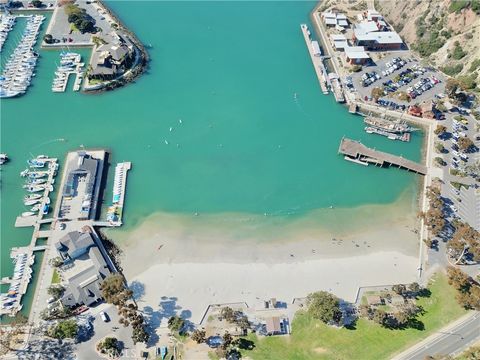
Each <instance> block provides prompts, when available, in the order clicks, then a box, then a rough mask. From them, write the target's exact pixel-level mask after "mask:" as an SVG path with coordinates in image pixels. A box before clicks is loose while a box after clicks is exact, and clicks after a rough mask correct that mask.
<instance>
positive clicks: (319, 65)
mask: <svg viewBox="0 0 480 360" xmlns="http://www.w3.org/2000/svg"><path fill="white" fill-rule="evenodd" d="M300 28H301V29H302V33H303V37H304V39H305V43H306V44H307V49H308V53H309V54H310V58H311V59H312V63H313V68H314V69H315V73H316V74H317V78H318V82H319V83H320V87H321V88H322V92H323V93H324V94H325V95H328V87H327V83H328V76H327V71H326V69H325V65H324V64H323V57H322V56H320V54H319V56H316V55H315V53H314V51H313V47H312V40H311V39H310V31H309V30H308V26H307V25H306V24H302V25H300Z"/></svg>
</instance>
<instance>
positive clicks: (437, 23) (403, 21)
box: [375, 0, 480, 90]
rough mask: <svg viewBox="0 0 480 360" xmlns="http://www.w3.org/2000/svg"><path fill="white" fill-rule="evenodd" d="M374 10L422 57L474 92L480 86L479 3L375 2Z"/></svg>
mask: <svg viewBox="0 0 480 360" xmlns="http://www.w3.org/2000/svg"><path fill="white" fill-rule="evenodd" d="M375 8H376V10H377V11H379V12H381V13H382V15H383V16H384V17H385V18H386V19H387V20H388V21H389V22H390V24H392V25H393V26H394V27H395V29H396V30H397V31H398V32H399V34H400V35H401V36H402V38H403V39H404V41H405V42H406V43H407V44H408V46H409V47H410V48H411V49H412V50H414V51H415V52H417V53H418V54H419V55H420V56H421V57H423V58H424V59H426V60H428V62H430V63H431V64H433V65H436V66H438V67H439V68H440V69H441V70H442V71H443V72H445V73H446V74H447V75H450V76H454V77H457V78H459V79H460V80H462V81H463V82H465V83H467V84H468V85H469V87H471V88H472V89H473V88H475V87H476V86H477V85H478V84H480V0H462V1H453V0H443V1H442V0H415V1H395V0H382V1H378V0H376V1H375ZM477 90H478V87H477Z"/></svg>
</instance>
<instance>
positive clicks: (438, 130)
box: [434, 125, 447, 135]
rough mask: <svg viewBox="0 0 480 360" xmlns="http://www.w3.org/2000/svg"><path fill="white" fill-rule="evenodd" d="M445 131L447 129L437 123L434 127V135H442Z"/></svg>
mask: <svg viewBox="0 0 480 360" xmlns="http://www.w3.org/2000/svg"><path fill="white" fill-rule="evenodd" d="M445 131H447V127H446V126H444V125H437V127H436V128H435V131H434V132H435V135H442V134H443V133H444V132H445Z"/></svg>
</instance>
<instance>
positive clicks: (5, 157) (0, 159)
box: [0, 153, 8, 165]
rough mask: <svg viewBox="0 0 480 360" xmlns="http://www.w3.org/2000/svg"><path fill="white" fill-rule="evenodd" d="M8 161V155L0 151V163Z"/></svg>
mask: <svg viewBox="0 0 480 360" xmlns="http://www.w3.org/2000/svg"><path fill="white" fill-rule="evenodd" d="M7 161H8V155H7V154H4V153H1V154H0V165H3V164H5V163H6V162H7Z"/></svg>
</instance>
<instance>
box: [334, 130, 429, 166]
mask: <svg viewBox="0 0 480 360" xmlns="http://www.w3.org/2000/svg"><path fill="white" fill-rule="evenodd" d="M338 152H339V153H340V154H343V155H344V156H345V159H347V157H348V158H349V159H350V160H355V162H357V161H358V162H363V163H365V164H369V163H370V164H375V165H379V166H381V167H390V166H396V167H399V168H400V169H405V170H408V171H413V172H415V173H417V174H421V175H426V174H427V167H426V166H424V165H421V164H419V163H416V162H415V161H411V160H408V159H405V158H403V157H402V156H397V155H392V154H389V153H386V152H383V151H378V150H375V149H371V148H369V147H366V146H365V145H363V144H362V143H361V142H359V141H355V140H351V139H348V138H345V137H344V138H342V140H341V142H340V147H339V148H338Z"/></svg>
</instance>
